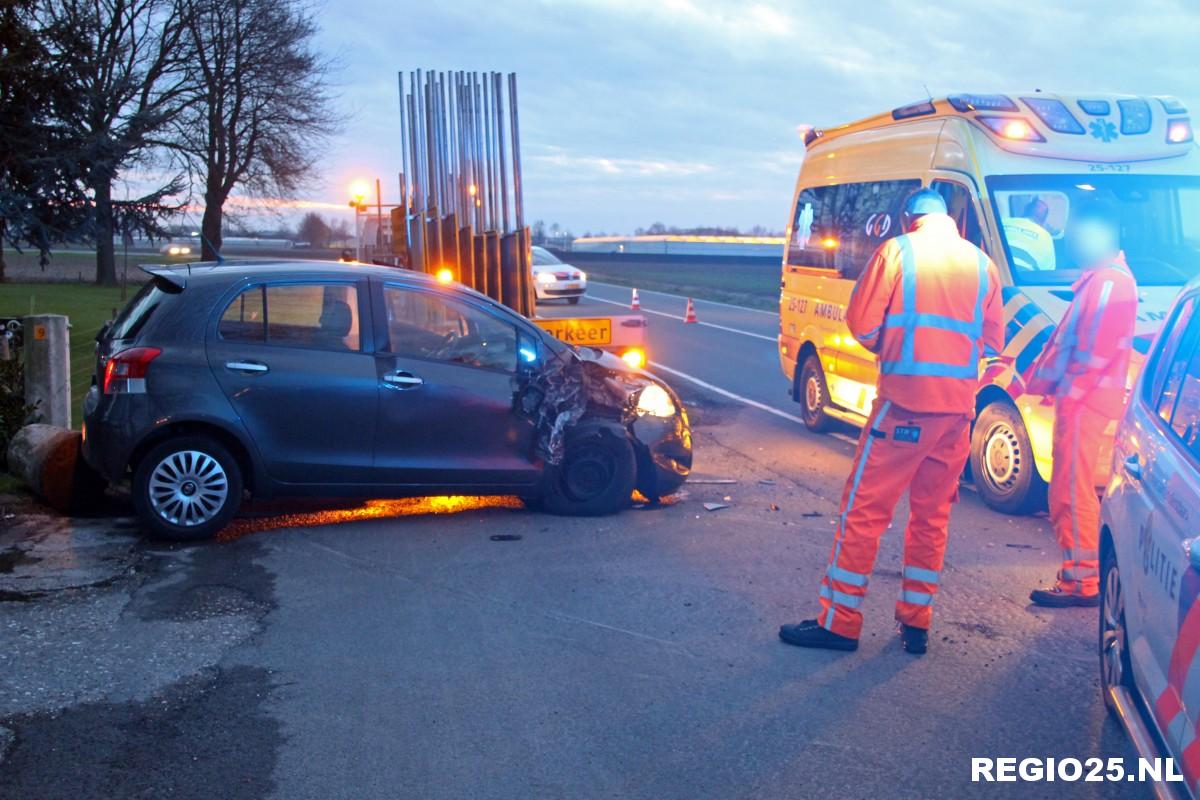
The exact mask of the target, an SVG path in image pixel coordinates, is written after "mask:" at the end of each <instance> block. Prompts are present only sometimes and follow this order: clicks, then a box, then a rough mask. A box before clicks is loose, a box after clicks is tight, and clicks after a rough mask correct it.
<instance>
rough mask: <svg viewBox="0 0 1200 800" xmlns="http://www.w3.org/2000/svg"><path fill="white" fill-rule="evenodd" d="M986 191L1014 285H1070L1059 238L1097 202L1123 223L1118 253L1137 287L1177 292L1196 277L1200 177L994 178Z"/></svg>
mask: <svg viewBox="0 0 1200 800" xmlns="http://www.w3.org/2000/svg"><path fill="white" fill-rule="evenodd" d="M987 186H988V192H989V194H990V195H991V200H992V205H993V208H994V209H995V212H996V217H997V219H998V220H999V221H1000V231H1001V234H1002V238H1003V240H1004V249H1005V252H1006V253H1007V254H1008V263H1009V264H1010V265H1011V266H1012V271H1013V279H1014V280H1015V281H1016V282H1017V283H1019V284H1031V285H1063V284H1066V285H1070V284H1072V283H1074V282H1075V280H1076V279H1077V278H1078V277H1079V270H1080V267H1081V265H1080V264H1076V263H1073V260H1072V257H1071V254H1070V252H1069V250H1068V249H1067V247H1066V242H1065V240H1064V238H1063V232H1064V231H1065V230H1066V228H1067V227H1068V226H1069V225H1070V223H1071V210H1072V208H1074V207H1075V205H1076V204H1077V203H1081V202H1085V201H1087V200H1088V199H1090V198H1093V197H1094V198H1099V199H1103V200H1105V201H1108V202H1111V203H1114V204H1115V205H1116V207H1117V208H1118V210H1119V213H1120V216H1121V248H1122V249H1123V250H1124V251H1125V256H1126V259H1127V260H1128V262H1129V268H1130V269H1131V270H1132V271H1133V274H1134V277H1135V278H1137V281H1138V283H1139V284H1140V285H1142V286H1156V285H1157V286H1174V285H1181V284H1184V283H1186V282H1187V281H1189V280H1190V279H1191V278H1193V277H1194V276H1196V275H1197V274H1200V177H1191V176H1174V175H1129V174H1086V175H994V176H992V177H989V178H988V179H987Z"/></svg>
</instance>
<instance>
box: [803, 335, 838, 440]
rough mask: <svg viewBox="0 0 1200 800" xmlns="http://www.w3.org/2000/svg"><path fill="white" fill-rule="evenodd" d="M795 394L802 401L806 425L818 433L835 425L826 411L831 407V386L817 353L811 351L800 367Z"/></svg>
mask: <svg viewBox="0 0 1200 800" xmlns="http://www.w3.org/2000/svg"><path fill="white" fill-rule="evenodd" d="M795 396H796V400H798V401H799V403H800V409H801V414H800V416H801V418H802V419H803V420H804V427H806V428H808V429H809V430H810V431H814V432H816V433H825V432H826V431H828V430H830V428H832V427H833V419H832V418H831V417H830V416H829V415H828V414H826V413H825V409H827V408H828V407H829V386H828V385H827V384H826V383H825V370H823V369H821V359H820V357H818V356H817V354H816V353H809V354H808V357H807V358H805V359H804V363H803V364H802V365H801V367H800V374H799V376H798V377H797V378H796V387H795Z"/></svg>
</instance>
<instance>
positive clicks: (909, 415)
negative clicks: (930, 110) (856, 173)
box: [779, 188, 1004, 654]
mask: <svg viewBox="0 0 1200 800" xmlns="http://www.w3.org/2000/svg"><path fill="white" fill-rule="evenodd" d="M904 223H905V229H906V231H907V233H905V234H903V235H901V236H897V237H895V238H893V239H889V240H888V241H886V242H884V243H883V244H882V245H881V246H880V247H879V249H878V250H876V251H875V254H874V255H873V256H872V257H871V260H870V262H869V263H868V264H867V267H866V269H865V270H864V271H863V273H862V276H861V277H860V278H859V279H858V282H857V283H856V285H855V287H854V291H853V293H852V294H851V297H850V303H849V305H848V307H847V309H846V323H847V325H848V326H849V328H850V332H851V333H852V334H853V335H854V337H855V339H857V340H858V341H859V342H860V343H861V344H862V345H863V347H865V348H867V349H868V350H870V351H871V352H872V353H875V354H876V355H877V356H878V358H879V379H878V384H877V386H878V400H877V402H876V403H875V405H874V408H873V409H872V412H871V417H870V419H869V420H868V423H867V425H866V426H865V427H863V429H862V435H861V436H860V437H859V442H858V452H857V454H856V456H855V459H854V465H853V467H852V468H851V472H850V476H849V479H848V480H847V482H846V486H845V490H844V491H843V494H842V505H841V511H840V513H839V516H838V522H837V529H836V532H835V535H834V542H833V552H832V554H831V557H830V561H829V565H828V567H827V569H826V570H825V575H824V577H823V578H822V580H821V585H820V600H819V602H820V613H819V614H818V616H817V618H816V619H809V620H805V621H803V622H801V623H799V624H795V625H784V626H782V627H781V628H780V629H779V637H780V638H781V639H782V640H783V641H784V642H786V643H788V644H792V645H796V646H798V647H816V648H825V649H832V650H856V649H857V648H858V638H859V633H860V632H861V630H862V614H861V613H860V612H859V611H858V607H859V605H860V604H861V603H862V600H863V598H864V597H865V596H866V592H867V580H868V578H869V576H870V574H871V569H872V567H873V566H874V563H875V556H876V553H877V552H878V549H879V539H880V537H881V536H882V535H883V532H884V531H885V530H886V529H887V527H888V524H889V523H890V522H891V518H892V515H893V513H894V512H895V509H896V504H897V503H898V502H899V501H900V498H901V496H902V495H903V494H904V492H905V490H908V492H909V505H910V507H911V513H910V515H909V520H908V528H907V530H906V531H905V535H904V571H903V580H902V586H901V589H902V591H901V595H900V599H899V600H898V602H897V603H896V620H897V621H898V622H899V623H900V633H901V637H902V642H903V646H904V649H905V650H907V651H908V652H910V653H913V654H921V653H924V652H925V650H926V647H927V643H928V630H929V626H930V624H931V622H932V618H933V608H932V605H933V598H934V595H935V594H936V593H937V591H938V582H939V579H940V573H941V569H942V560H943V557H944V555H945V552H946V539H947V535H948V526H949V522H950V506H951V504H953V503H954V502H955V501H956V500H957V497H958V481H959V476H960V475H961V474H962V471H963V467H964V465H965V464H966V461H967V454H968V450H969V448H970V429H971V420H972V418H973V417H974V412H975V395H976V392H977V391H978V389H979V364H980V360H981V358H994V357H997V356H998V355H999V353H1000V350H1001V349H1002V348H1003V347H1004V320H1003V303H1002V300H1001V294H1000V277H999V273H998V272H997V270H996V266H995V264H993V263H992V261H991V259H989V258H988V257H987V255H985V254H984V253H983V251H982V250H980V249H979V248H978V247H976V246H975V245H973V244H971V243H970V242H968V241H967V240H965V239H963V238H962V237H961V236H960V234H959V230H958V226H957V224H956V223H955V222H954V220H953V219H952V218H951V217H950V216H949V215H948V214H947V213H946V202H945V200H944V199H943V198H942V196H941V195H940V194H939V193H938V192H936V191H934V190H932V189H927V188H926V189H918V190H917V191H915V192H914V193H913V194H911V195H910V196H909V197H908V198H907V199H906V200H905V204H904Z"/></svg>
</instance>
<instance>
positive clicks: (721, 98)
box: [307, 0, 1200, 234]
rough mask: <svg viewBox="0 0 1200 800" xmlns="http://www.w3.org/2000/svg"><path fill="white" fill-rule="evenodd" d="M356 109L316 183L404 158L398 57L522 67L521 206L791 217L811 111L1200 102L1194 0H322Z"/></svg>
mask: <svg viewBox="0 0 1200 800" xmlns="http://www.w3.org/2000/svg"><path fill="white" fill-rule="evenodd" d="M320 19H321V22H322V25H323V33H322V36H321V40H320V42H319V46H320V47H321V48H322V49H324V50H325V51H327V52H329V53H330V54H337V56H338V59H339V61H340V68H339V70H338V72H337V73H336V75H335V81H336V83H337V91H336V94H337V95H338V97H339V98H340V99H339V102H340V103H341V104H342V106H343V110H344V111H345V113H347V115H348V123H347V126H346V129H345V132H344V134H343V135H342V136H341V137H339V138H338V139H337V140H336V141H335V143H334V146H333V148H332V150H331V152H330V155H329V157H328V159H327V160H326V161H325V162H324V163H323V165H322V174H321V176H320V178H319V179H318V180H317V182H315V184H314V186H313V187H312V189H311V191H310V192H309V193H308V195H307V200H309V201H311V202H312V203H313V204H314V205H315V206H316V207H318V208H322V209H326V210H328V211H330V212H331V213H341V212H340V210H338V209H342V208H345V202H346V197H347V191H346V187H347V186H348V185H349V183H350V182H351V181H352V180H353V179H355V178H358V177H367V178H374V177H376V176H379V177H381V178H383V182H384V187H385V188H384V194H385V197H384V199H385V202H386V201H389V200H390V201H393V202H394V201H395V199H396V197H395V195H396V193H397V189H396V188H395V187H396V184H397V179H396V175H397V173H398V172H399V170H400V166H401V160H400V143H399V137H398V135H397V119H398V99H397V88H396V73H397V70H411V69H414V68H423V69H437V70H454V69H465V70H484V71H490V70H495V71H503V72H506V73H507V72H510V71H513V72H516V73H517V76H518V81H519V90H520V101H521V135H522V142H521V145H522V155H523V159H524V164H525V190H526V194H525V199H526V216H527V219H529V220H534V219H542V220H545V221H546V222H547V223H550V222H558V223H560V224H562V225H564V226H567V227H569V228H570V229H572V230H573V231H574V232H575V233H576V234H580V233H583V232H584V231H592V232H597V231H600V230H604V231H608V232H631V231H632V230H633V229H634V228H636V227H639V226H647V225H649V224H651V223H653V222H655V221H661V222H664V223H666V224H668V225H686V226H690V225H700V224H709V225H736V226H739V227H742V228H749V227H751V226H753V225H758V224H761V225H765V226H767V227H770V228H782V227H783V225H784V221H785V217H786V213H787V212H786V206H787V203H788V201H789V200H790V197H791V191H792V184H793V182H794V181H795V177H796V170H797V167H798V166H799V164H800V161H801V157H802V152H803V146H802V143H801V141H800V138H799V136H798V135H797V133H796V127H797V125H800V124H803V123H812V124H816V125H817V126H825V125H832V124H837V123H841V122H846V121H849V120H851V119H855V118H858V117H861V116H865V115H868V114H872V113H875V112H878V111H882V110H886V109H888V108H892V107H894V106H897V105H902V104H904V103H907V102H910V101H912V100H915V99H920V98H922V97H923V96H924V95H925V90H926V87H928V90H929V91H930V92H932V93H933V94H934V95H944V94H946V93H948V92H953V91H984V92H987V91H1005V90H1007V91H1028V90H1030V89H1034V88H1041V89H1044V90H1047V91H1054V90H1061V91H1072V90H1078V91H1113V92H1130V93H1138V94H1174V95H1177V96H1178V97H1180V98H1181V99H1183V100H1184V102H1186V103H1187V104H1188V105H1189V106H1190V107H1192V108H1193V109H1200V70H1198V69H1197V66H1198V62H1200V46H1198V45H1200V3H1197V2H1196V1H1195V0H1181V1H1180V2H1172V0H1137V1H1136V2H1128V1H1126V2H1107V1H1104V2H1097V1H1095V0H1093V2H1043V1H1042V0H1038V1H1037V2H1029V3H1023V4H1022V3H1014V2H1005V3H997V2H990V1H989V2H970V3H968V2H953V1H951V0H946V1H945V2H938V1H936V0H935V1H934V2H928V3H920V2H911V0H910V1H909V2H890V1H884V2H866V1H865V0H843V2H829V1H828V0H823V1H822V2H810V1H809V0H793V1H792V2H782V1H774V0H769V1H768V0H764V2H735V1H734V0H644V1H643V0H421V1H420V2H417V1H416V0H355V2H342V1H341V0H326V5H325V6H324V8H323V9H322V10H321V12H320Z"/></svg>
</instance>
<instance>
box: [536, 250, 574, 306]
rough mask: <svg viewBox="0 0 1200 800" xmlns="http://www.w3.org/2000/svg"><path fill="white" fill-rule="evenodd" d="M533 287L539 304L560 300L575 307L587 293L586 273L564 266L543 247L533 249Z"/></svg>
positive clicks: (567, 265)
mask: <svg viewBox="0 0 1200 800" xmlns="http://www.w3.org/2000/svg"><path fill="white" fill-rule="evenodd" d="M533 286H534V291H535V292H536V294H537V299H538V302H539V303H540V302H542V301H543V300H556V299H559V298H562V299H565V300H566V301H567V302H568V303H570V304H571V305H575V304H576V303H578V302H579V298H581V297H583V295H584V293H585V292H586V291H587V273H586V272H584V271H583V270H580V269H576V268H575V267H572V266H571V265H570V264H564V263H563V262H562V261H560V260H559V259H558V257H557V256H556V255H554V254H553V253H551V252H550V251H549V250H547V249H546V248H544V247H534V248H533Z"/></svg>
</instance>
